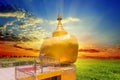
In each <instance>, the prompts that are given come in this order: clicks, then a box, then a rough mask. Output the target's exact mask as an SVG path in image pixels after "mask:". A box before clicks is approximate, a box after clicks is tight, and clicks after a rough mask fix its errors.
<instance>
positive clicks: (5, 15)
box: [0, 11, 25, 18]
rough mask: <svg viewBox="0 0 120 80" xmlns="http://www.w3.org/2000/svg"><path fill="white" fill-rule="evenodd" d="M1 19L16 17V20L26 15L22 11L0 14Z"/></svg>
mask: <svg viewBox="0 0 120 80" xmlns="http://www.w3.org/2000/svg"><path fill="white" fill-rule="evenodd" d="M0 17H16V18H24V17H25V13H24V12H21V11H16V12H6V13H0Z"/></svg>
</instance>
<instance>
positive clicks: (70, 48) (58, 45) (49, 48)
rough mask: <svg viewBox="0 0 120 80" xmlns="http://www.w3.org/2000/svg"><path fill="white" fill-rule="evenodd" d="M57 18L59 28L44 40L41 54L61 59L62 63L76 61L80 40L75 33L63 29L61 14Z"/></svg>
mask: <svg viewBox="0 0 120 80" xmlns="http://www.w3.org/2000/svg"><path fill="white" fill-rule="evenodd" d="M57 20H58V25H57V28H56V30H55V31H54V32H53V34H52V37H51V38H49V39H47V40H45V41H44V42H43V44H42V46H41V48H40V54H45V55H47V56H50V57H54V58H57V59H60V63H61V64H69V63H74V62H75V61H76V59H77V55H78V41H77V39H76V37H75V36H74V35H70V34H68V33H67V32H66V31H65V30H64V29H63V26H62V17H61V15H60V14H59V15H58V18H57Z"/></svg>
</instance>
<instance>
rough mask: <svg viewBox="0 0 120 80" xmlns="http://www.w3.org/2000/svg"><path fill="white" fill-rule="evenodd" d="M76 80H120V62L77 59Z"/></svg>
mask: <svg viewBox="0 0 120 80" xmlns="http://www.w3.org/2000/svg"><path fill="white" fill-rule="evenodd" d="M75 64H76V67H77V80H120V60H112V59H111V60H110V59H78V60H77V62H76V63H75Z"/></svg>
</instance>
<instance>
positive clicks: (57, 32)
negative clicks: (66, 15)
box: [53, 13, 67, 37]
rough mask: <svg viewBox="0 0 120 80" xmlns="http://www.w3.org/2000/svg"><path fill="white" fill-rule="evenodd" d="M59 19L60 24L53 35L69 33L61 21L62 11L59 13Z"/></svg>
mask: <svg viewBox="0 0 120 80" xmlns="http://www.w3.org/2000/svg"><path fill="white" fill-rule="evenodd" d="M57 20H58V25H57V28H56V30H55V31H54V32H53V37H55V36H61V35H65V34H67V32H66V31H65V30H64V29H63V26H62V22H61V20H62V17H61V15H60V13H58V18H57Z"/></svg>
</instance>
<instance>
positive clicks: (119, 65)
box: [0, 58, 120, 80]
mask: <svg viewBox="0 0 120 80" xmlns="http://www.w3.org/2000/svg"><path fill="white" fill-rule="evenodd" d="M75 65H76V73H77V74H76V75H77V80H120V59H87V58H78V59H77V62H76V63H75ZM0 80H14V67H10V68H0Z"/></svg>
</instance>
